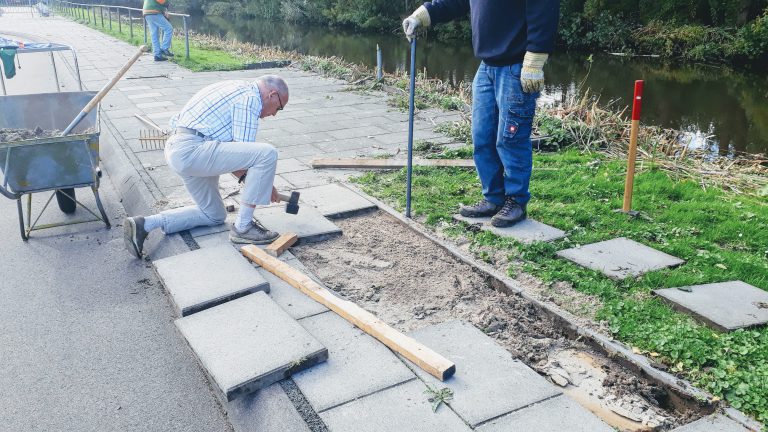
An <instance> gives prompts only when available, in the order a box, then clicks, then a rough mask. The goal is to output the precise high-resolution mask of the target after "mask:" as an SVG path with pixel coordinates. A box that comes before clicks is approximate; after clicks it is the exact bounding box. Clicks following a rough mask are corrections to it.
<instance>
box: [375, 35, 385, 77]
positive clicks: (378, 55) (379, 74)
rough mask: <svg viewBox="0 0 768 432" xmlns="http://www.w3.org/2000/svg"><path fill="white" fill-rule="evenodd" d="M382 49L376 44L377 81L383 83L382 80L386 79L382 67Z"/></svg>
mask: <svg viewBox="0 0 768 432" xmlns="http://www.w3.org/2000/svg"><path fill="white" fill-rule="evenodd" d="M381 63H382V61H381V47H379V44H376V80H377V81H381V79H382V78H383V77H384V73H383V72H382V65H381Z"/></svg>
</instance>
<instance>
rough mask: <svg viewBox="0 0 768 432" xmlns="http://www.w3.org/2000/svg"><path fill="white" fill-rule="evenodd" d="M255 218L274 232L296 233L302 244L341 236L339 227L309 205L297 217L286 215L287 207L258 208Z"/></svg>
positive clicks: (301, 209)
mask: <svg viewBox="0 0 768 432" xmlns="http://www.w3.org/2000/svg"><path fill="white" fill-rule="evenodd" d="M253 216H254V217H255V218H257V219H258V220H259V221H260V222H261V223H262V224H263V225H264V226H265V227H267V228H268V229H270V230H272V231H277V232H279V233H285V232H292V233H296V235H298V236H299V241H302V242H308V241H319V240H322V239H324V238H327V237H328V236H333V235H339V234H341V229H339V227H337V226H336V225H335V224H334V223H333V222H331V221H329V220H328V219H326V218H325V216H323V215H322V214H320V212H319V211H317V210H316V209H315V208H314V207H312V206H308V205H302V206H301V207H300V209H299V213H298V214H295V215H292V214H288V213H286V212H285V205H276V206H270V207H263V208H258V209H256V211H255V212H254V213H253Z"/></svg>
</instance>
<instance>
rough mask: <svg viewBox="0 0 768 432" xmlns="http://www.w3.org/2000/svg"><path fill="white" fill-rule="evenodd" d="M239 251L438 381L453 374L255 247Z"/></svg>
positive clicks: (447, 364)
mask: <svg viewBox="0 0 768 432" xmlns="http://www.w3.org/2000/svg"><path fill="white" fill-rule="evenodd" d="M240 251H241V252H242V254H243V255H244V256H245V257H246V258H248V259H249V260H251V261H253V262H254V263H256V264H258V265H260V266H261V267H263V268H264V269H266V270H267V271H269V272H271V273H273V274H274V275H275V276H277V277H279V278H280V279H282V280H284V281H286V282H288V283H289V284H291V285H292V286H293V287H294V288H296V289H298V290H299V291H301V292H303V293H304V294H306V295H308V296H309V297H311V298H312V299H313V300H315V301H317V302H318V303H320V304H322V305H324V306H325V307H327V308H328V309H330V310H332V311H334V312H336V313H337V314H339V315H340V316H341V317H342V318H344V319H346V320H347V321H349V322H351V323H352V324H354V325H355V326H357V327H358V328H360V329H361V330H363V331H364V332H366V333H368V334H369V335H371V336H373V337H375V338H376V339H378V340H379V341H381V342H382V343H383V344H384V345H386V346H388V347H389V348H390V349H392V350H393V351H395V352H398V353H400V354H402V355H403V356H404V357H405V358H407V359H408V360H410V361H412V362H413V363H415V364H417V365H418V366H419V367H420V368H422V369H424V370H425V371H427V372H428V373H429V374H431V375H433V376H434V377H436V378H438V379H440V380H441V381H445V380H447V379H448V378H450V377H451V376H453V374H454V373H455V372H456V365H455V364H454V363H453V362H451V361H450V360H448V359H446V358H445V357H443V356H441V355H440V354H438V353H436V352H435V351H432V350H431V349H430V348H428V347H427V346H425V345H424V344H422V343H420V342H418V341H416V340H415V339H413V338H411V337H409V336H406V335H404V334H402V333H400V332H399V331H397V330H395V329H393V328H392V327H390V326H389V325H388V324H387V323H385V322H384V321H382V320H380V319H378V318H376V316H375V315H373V314H372V313H370V312H368V311H367V310H365V309H363V308H361V307H360V306H358V305H356V304H355V303H352V302H351V301H349V300H344V299H342V298H339V297H337V296H336V295H335V294H333V293H332V292H331V291H329V290H328V289H326V288H325V287H323V286H321V285H320V284H318V283H317V282H315V281H313V280H312V279H310V278H309V277H308V276H307V275H305V274H304V273H302V272H300V271H299V270H297V269H295V268H293V267H291V266H290V265H288V264H286V263H284V262H282V261H280V260H279V259H277V258H275V257H273V256H270V255H268V254H267V253H266V252H264V251H263V250H261V249H259V248H258V247H256V246H253V245H248V246H243V247H242V248H241V249H240Z"/></svg>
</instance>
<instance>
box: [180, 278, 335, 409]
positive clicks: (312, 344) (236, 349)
mask: <svg viewBox="0 0 768 432" xmlns="http://www.w3.org/2000/svg"><path fill="white" fill-rule="evenodd" d="M176 326H177V327H178V328H179V330H180V331H181V334H182V335H183V336H184V338H186V340H187V342H188V343H189V346H190V347H191V348H192V350H193V351H194V352H195V354H196V355H197V358H198V359H199V360H200V363H201V364H202V365H203V368H204V369H205V370H206V372H207V373H208V374H209V375H210V376H211V378H212V379H213V381H214V382H215V383H216V386H217V387H218V389H219V390H221V393H222V396H223V399H225V400H227V401H232V400H234V399H236V398H238V397H241V396H245V395H247V394H249V393H252V392H254V391H256V390H259V389H262V388H264V387H267V386H269V385H271V384H273V383H275V382H277V381H279V380H281V379H283V378H285V377H287V376H289V375H291V374H294V373H296V372H299V371H302V370H304V369H307V368H309V367H311V366H314V365H315V364H317V363H320V362H323V361H325V360H326V359H327V358H328V350H327V349H325V347H323V346H322V344H320V342H318V341H317V339H315V338H314V337H312V335H310V334H309V333H307V331H306V330H304V328H303V327H301V326H300V325H299V323H297V322H296V321H295V320H294V319H293V318H291V317H290V316H289V315H288V314H287V313H285V311H283V310H282V309H280V307H279V306H278V305H277V304H276V303H275V302H274V301H272V300H271V299H270V298H269V297H268V296H267V295H266V294H265V293H263V292H257V293H254V294H251V295H247V296H245V297H241V298H239V299H237V300H232V301H230V302H227V303H224V304H221V305H219V306H216V307H214V308H211V309H208V310H204V311H202V312H199V313H196V314H194V315H190V316H187V317H184V318H180V319H178V320H176Z"/></svg>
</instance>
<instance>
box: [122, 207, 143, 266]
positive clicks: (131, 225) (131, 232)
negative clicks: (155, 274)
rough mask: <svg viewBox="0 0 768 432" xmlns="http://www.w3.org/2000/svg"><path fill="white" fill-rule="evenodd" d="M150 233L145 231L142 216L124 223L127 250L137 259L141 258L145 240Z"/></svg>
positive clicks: (128, 219) (130, 218) (127, 219)
mask: <svg viewBox="0 0 768 432" xmlns="http://www.w3.org/2000/svg"><path fill="white" fill-rule="evenodd" d="M148 234H149V233H148V232H147V231H146V230H144V218H143V217H141V216H136V217H128V218H125V221H124V222H123V240H125V248H126V249H128V252H130V253H131V255H133V256H135V257H136V258H141V253H142V251H143V250H144V240H146V239H147V235H148Z"/></svg>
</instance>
